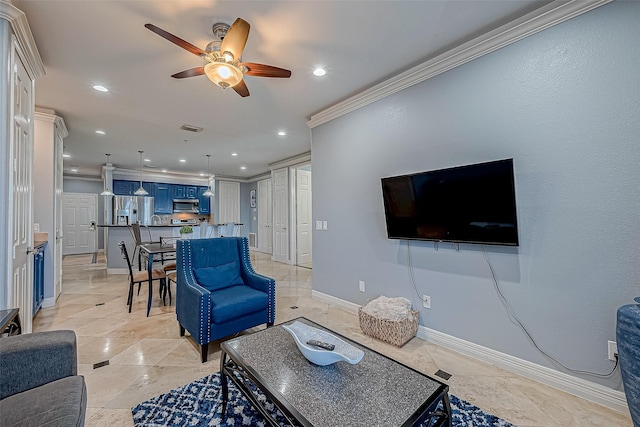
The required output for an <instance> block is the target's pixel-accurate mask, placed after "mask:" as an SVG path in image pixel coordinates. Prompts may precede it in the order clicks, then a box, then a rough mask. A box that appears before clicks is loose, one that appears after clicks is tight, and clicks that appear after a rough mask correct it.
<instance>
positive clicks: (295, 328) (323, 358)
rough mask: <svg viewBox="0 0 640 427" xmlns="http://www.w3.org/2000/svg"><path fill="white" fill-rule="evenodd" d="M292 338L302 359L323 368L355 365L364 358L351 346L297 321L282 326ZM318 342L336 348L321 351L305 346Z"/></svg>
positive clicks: (361, 352) (360, 351) (362, 353)
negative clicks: (345, 363)
mask: <svg viewBox="0 0 640 427" xmlns="http://www.w3.org/2000/svg"><path fill="white" fill-rule="evenodd" d="M282 327H283V328H285V329H286V330H287V331H288V332H289V333H290V334H291V336H292V337H293V339H294V340H295V342H296V345H297V346H298V349H299V350H300V352H301V353H302V355H303V356H304V357H306V358H307V359H308V360H309V361H310V362H312V363H315V364H316V365H320V366H325V365H330V364H332V363H335V362H339V361H344V362H348V363H351V364H352V365H355V364H356V363H358V362H359V361H360V360H362V357H363V356H364V352H363V351H362V350H360V349H358V348H356V347H354V346H352V345H351V344H348V343H346V342H344V341H343V340H341V339H340V338H338V337H336V336H335V335H332V334H330V333H329V332H327V331H323V330H321V329H318V328H314V327H312V326H309V325H305V324H304V323H302V322H298V321H297V320H296V321H295V322H293V323H292V324H290V325H282ZM311 339H313V340H318V341H323V342H327V343H329V344H333V345H335V346H336V347H335V348H334V349H333V350H332V351H328V350H323V349H321V348H318V347H314V346H311V345H309V344H307V341H309V340H311Z"/></svg>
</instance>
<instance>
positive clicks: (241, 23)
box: [220, 18, 251, 59]
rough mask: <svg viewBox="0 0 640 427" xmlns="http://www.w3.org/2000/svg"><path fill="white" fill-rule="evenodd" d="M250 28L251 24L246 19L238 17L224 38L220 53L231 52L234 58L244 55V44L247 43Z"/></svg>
mask: <svg viewBox="0 0 640 427" xmlns="http://www.w3.org/2000/svg"><path fill="white" fill-rule="evenodd" d="M250 28H251V26H250V25H249V23H248V22H247V21H245V20H244V19H242V18H238V19H236V20H235V22H234V23H233V24H232V25H231V27H230V28H229V30H228V31H227V35H226V36H225V37H224V39H223V40H222V44H221V45H220V53H224V52H231V53H232V54H233V59H239V58H240V57H241V56H242V51H243V50H244V46H245V45H246V44H247V38H248V37H249V29H250Z"/></svg>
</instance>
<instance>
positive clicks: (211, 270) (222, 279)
mask: <svg viewBox="0 0 640 427" xmlns="http://www.w3.org/2000/svg"><path fill="white" fill-rule="evenodd" d="M193 274H194V276H195V277H196V281H197V282H198V284H199V285H200V286H202V287H203V288H205V289H207V290H208V291H211V292H213V291H217V290H219V289H224V288H228V287H229V286H233V285H244V281H243V280H242V276H240V267H239V266H238V263H237V262H236V261H231V262H229V263H227V264H222V265H218V266H216V267H204V268H194V269H193Z"/></svg>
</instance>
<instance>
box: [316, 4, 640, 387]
mask: <svg viewBox="0 0 640 427" xmlns="http://www.w3.org/2000/svg"><path fill="white" fill-rule="evenodd" d="M639 22H640V3H638V2H614V3H611V4H608V5H606V6H603V7H600V8H598V9H596V10H594V11H591V12H589V13H587V14H584V15H581V16H579V17H576V18H573V19H571V20H569V21H567V22H565V23H563V24H560V25H558V26H555V27H553V28H550V29H548V30H546V31H543V32H541V33H539V34H536V35H534V36H531V37H528V38H526V39H524V40H521V41H519V42H517V43H515V44H512V45H510V46H508V47H505V48H502V49H500V50H498V51H496V52H493V53H491V54H489V55H486V56H484V57H481V58H479V59H476V60H474V61H472V62H470V63H467V64H466V65H463V66H461V67H458V68H455V69H453V70H451V71H448V72H446V73H444V74H441V75H439V76H437V77H434V78H432V79H430V80H427V81H425V82H422V83H420V84H418V85H415V86H412V87H410V88H408V89H406V90H403V91H401V92H398V93H396V94H394V95H391V96H389V97H386V98H384V99H382V100H380V101H377V102H375V103H373V104H370V105H368V106H366V107H364V108H361V109H359V110H356V111H354V112H352V113H349V114H347V115H345V116H342V117H340V118H338V119H335V120H333V121H331V122H329V123H326V124H324V125H321V126H319V127H317V128H314V129H313V130H312V137H313V142H312V159H313V160H312V162H313V163H312V165H313V180H314V181H313V196H314V198H313V216H314V220H327V221H328V230H327V231H321V232H319V231H314V237H313V254H314V258H313V286H314V290H317V291H319V292H322V293H326V294H329V295H333V296H335V297H338V298H341V299H344V300H347V301H351V302H354V303H358V304H362V303H365V302H366V301H367V299H370V298H374V297H377V296H378V295H381V294H384V295H388V296H398V295H402V296H405V297H408V298H410V299H411V300H412V301H413V304H414V307H418V308H419V310H420V324H421V325H424V326H426V327H428V328H433V329H435V330H438V331H441V332H443V333H446V334H449V335H452V336H455V337H459V338H461V339H464V340H467V341H470V342H473V343H477V344H479V345H482V346H485V347H488V348H491V349H494V350H497V351H500V352H504V353H507V354H510V355H513V356H515V357H518V358H522V359H525V360H528V361H531V362H533V363H537V364H540V365H544V366H548V367H551V368H554V369H558V370H560V371H563V372H566V373H568V374H571V375H575V376H579V377H582V378H585V379H588V380H591V381H594V382H599V383H602V384H605V385H607V386H609V387H612V388H615V389H618V390H620V389H621V381H620V377H619V374H618V373H616V374H615V375H614V376H613V377H612V378H608V379H607V378H604V379H601V378H596V377H594V376H590V375H583V374H573V373H571V372H569V371H566V370H565V369H563V368H560V367H559V366H558V365H556V364H555V363H552V362H551V361H550V360H548V359H547V358H546V357H544V356H542V355H541V354H540V353H539V352H538V351H537V350H535V348H534V347H533V345H532V344H531V343H530V342H529V340H528V339H527V338H526V336H525V335H524V333H523V332H522V331H521V330H520V329H519V327H518V326H517V325H516V324H515V323H514V322H513V321H512V320H511V319H510V318H509V316H508V314H507V312H506V310H505V308H504V307H503V305H502V304H501V303H500V300H499V297H498V295H497V293H496V290H495V289H494V284H493V281H492V278H491V273H490V270H489V266H488V264H487V262H486V261H485V256H484V254H483V247H482V246H480V245H465V244H462V245H460V248H459V251H457V250H455V248H454V247H453V245H452V244H441V245H440V247H439V250H437V251H436V250H435V249H434V245H433V244H432V243H429V242H412V243H411V260H412V264H413V274H414V277H415V284H416V287H417V289H418V292H419V293H420V294H426V295H430V296H431V307H432V308H431V309H430V310H427V309H423V308H422V305H421V302H420V300H419V299H418V297H417V296H416V292H415V291H414V290H413V286H412V284H411V282H410V276H409V271H408V269H409V267H408V257H407V255H408V254H407V242H406V241H399V240H389V239H387V236H386V230H385V220H384V211H383V205H382V193H381V188H380V178H381V177H385V176H392V175H397V174H405V173H411V172H418V171H424V170H432V169H439V168H445V167H451V166H457V165H463V164H469V163H476V162H483V161H489V160H496V159H502V158H513V159H514V167H515V179H516V192H517V194H516V196H517V209H518V221H519V236H520V246H519V247H518V248H506V247H495V246H488V247H486V251H487V255H488V258H489V259H490V261H491V263H492V265H493V268H494V269H495V273H496V276H497V279H498V281H499V283H500V286H501V289H502V292H503V293H504V295H505V297H506V298H507V300H508V301H509V302H510V304H511V306H512V308H513V311H514V312H515V313H516V315H517V316H518V317H519V318H520V319H521V321H522V322H523V323H524V325H525V326H526V327H527V328H528V330H529V331H530V332H531V334H532V336H533V337H534V338H535V340H536V341H537V343H538V344H539V346H540V347H542V348H543V349H544V350H546V351H547V352H548V353H550V354H551V355H553V356H554V357H555V358H557V359H558V360H560V361H561V362H563V363H564V364H565V365H568V366H569V367H572V368H574V369H582V370H589V371H595V372H599V373H606V372H609V371H610V370H611V369H612V368H613V362H610V361H608V360H607V340H615V322H616V320H615V314H616V309H617V308H618V307H619V306H621V305H624V304H628V303H630V302H632V298H633V297H635V296H638V295H640V261H639V260H640V245H639V244H638V224H640V185H638V182H640V120H638V118H639V117H640V74H639V73H638V70H639V69H640V49H639V48H638V41H639V40H640V26H639V25H638V23H639ZM434 209H437V206H434ZM358 280H364V281H365V282H366V293H360V292H359V291H358Z"/></svg>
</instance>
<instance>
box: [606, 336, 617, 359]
mask: <svg viewBox="0 0 640 427" xmlns="http://www.w3.org/2000/svg"><path fill="white" fill-rule="evenodd" d="M607 349H608V350H609V351H608V354H609V360H613V361H614V362H615V360H616V356H617V355H618V343H616V342H615V341H607Z"/></svg>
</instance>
